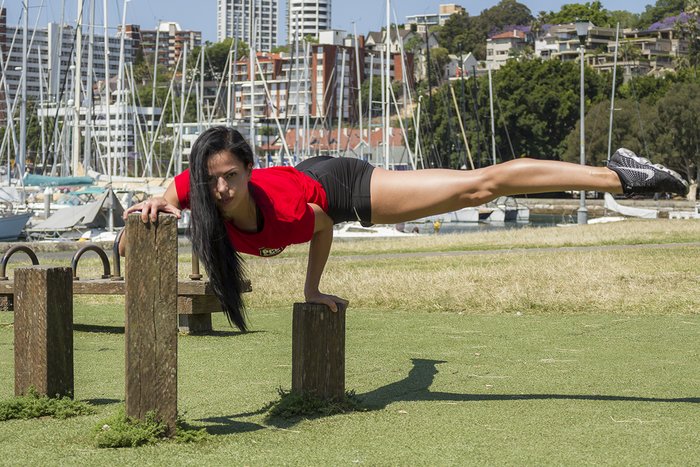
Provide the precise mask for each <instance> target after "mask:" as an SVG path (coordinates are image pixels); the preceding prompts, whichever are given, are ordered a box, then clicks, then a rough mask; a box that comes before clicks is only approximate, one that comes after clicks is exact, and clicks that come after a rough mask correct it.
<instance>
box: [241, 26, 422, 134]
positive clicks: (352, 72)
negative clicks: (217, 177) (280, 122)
mask: <svg viewBox="0 0 700 467" xmlns="http://www.w3.org/2000/svg"><path fill="white" fill-rule="evenodd" d="M364 44H365V41H364V37H362V36H359V37H358V44H357V52H356V47H355V43H354V38H353V37H352V36H347V35H346V34H345V33H344V32H342V31H323V32H321V34H320V43H319V44H309V45H307V48H308V54H302V55H303V56H302V57H299V58H298V59H295V60H292V59H291V57H290V55H289V54H262V53H259V54H258V56H257V61H258V63H259V65H260V68H261V69H262V75H263V77H264V80H263V79H262V78H261V76H260V73H259V72H257V73H256V74H255V80H254V81H253V82H251V73H250V67H249V61H248V58H247V57H246V58H243V59H242V60H239V61H238V62H237V63H236V77H235V82H236V83H237V84H236V90H235V99H234V101H235V102H234V114H235V118H236V119H243V120H247V119H249V118H250V116H251V112H252V114H253V116H254V117H255V118H256V119H257V118H260V119H270V118H274V117H277V118H280V119H285V118H293V117H295V116H296V115H300V116H309V117H311V118H322V119H324V120H329V121H337V119H338V115H339V113H340V116H341V118H342V119H343V120H346V121H347V120H349V121H357V120H358V119H359V110H358V103H359V102H358V100H359V90H360V87H361V85H362V83H363V82H364V81H365V80H366V79H368V78H369V77H370V75H374V78H375V79H379V77H380V74H381V73H382V67H381V60H380V57H379V52H377V51H370V50H368V49H367V48H366V47H365V46H364ZM356 53H357V54H358V55H357V58H356ZM373 54H374V57H372V55H373ZM358 62H359V66H360V69H359V70H358V68H357V64H358ZM370 65H371V66H370ZM256 68H257V66H256ZM358 71H359V81H358ZM412 77H413V54H410V53H409V54H406V55H405V56H403V57H402V56H401V54H391V61H390V79H391V80H392V81H393V80H399V81H403V80H404V79H407V81H408V83H409V85H411V86H412V85H413V78H412ZM253 83H254V84H253ZM264 83H265V84H267V91H266V90H265V86H264ZM251 88H252V89H251ZM341 88H342V96H343V97H342V99H341V98H340V96H341ZM267 93H269V95H270V98H269V99H268V97H267ZM341 105H342V107H341ZM366 105H367V104H366V103H364V106H366ZM297 108H298V110H297ZM339 110H340V112H339Z"/></svg>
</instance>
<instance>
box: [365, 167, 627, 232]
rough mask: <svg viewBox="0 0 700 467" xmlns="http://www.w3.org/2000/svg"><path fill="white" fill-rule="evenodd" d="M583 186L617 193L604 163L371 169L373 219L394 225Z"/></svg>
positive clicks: (616, 180) (619, 189) (617, 185)
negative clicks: (518, 196)
mask: <svg viewBox="0 0 700 467" xmlns="http://www.w3.org/2000/svg"><path fill="white" fill-rule="evenodd" d="M568 190H587V191H589V190H590V191H593V190H595V191H607V192H610V193H622V185H621V183H620V178H619V177H618V175H617V174H616V173H615V172H613V171H612V170H610V169H607V168H605V167H590V166H585V165H579V164H571V163H568V162H557V161H545V160H537V159H516V160H513V161H509V162H505V163H503V164H497V165H492V166H489V167H486V168H483V169H477V170H449V169H426V170H414V171H388V170H383V169H380V168H377V169H375V170H374V172H373V173H372V181H371V189H370V191H371V199H372V222H373V223H375V224H393V223H396V222H405V221H409V220H413V219H418V218H421V217H425V216H430V215H435V214H441V213H444V212H448V211H454V210H457V209H461V208H464V207H468V206H479V205H481V204H484V203H486V202H488V201H491V200H493V199H496V198H498V197H499V196H508V195H516V194H531V193H547V192H550V191H568Z"/></svg>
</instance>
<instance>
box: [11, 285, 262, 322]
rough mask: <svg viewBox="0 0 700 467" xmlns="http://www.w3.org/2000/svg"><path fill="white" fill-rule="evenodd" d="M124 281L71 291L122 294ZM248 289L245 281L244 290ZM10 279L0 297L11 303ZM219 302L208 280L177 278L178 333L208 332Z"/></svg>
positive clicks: (12, 287) (219, 309)
mask: <svg viewBox="0 0 700 467" xmlns="http://www.w3.org/2000/svg"><path fill="white" fill-rule="evenodd" d="M125 290H126V286H125V282H124V280H111V279H94V280H75V281H73V294H76V295H77V294H80V295H124V292H125ZM251 290H252V288H251V286H250V282H247V283H246V284H245V287H244V291H246V292H250V291H251ZM14 292H15V291H14V281H0V300H2V299H4V300H5V301H6V302H10V303H11V302H12V300H13V297H14ZM221 311H222V310H221V304H220V303H219V300H218V299H217V298H216V295H214V292H213V291H212V289H211V286H210V285H209V281H202V280H181V281H178V285H177V313H178V322H179V328H180V332H183V333H186V334H195V333H205V332H210V331H212V325H211V314H212V313H217V312H221Z"/></svg>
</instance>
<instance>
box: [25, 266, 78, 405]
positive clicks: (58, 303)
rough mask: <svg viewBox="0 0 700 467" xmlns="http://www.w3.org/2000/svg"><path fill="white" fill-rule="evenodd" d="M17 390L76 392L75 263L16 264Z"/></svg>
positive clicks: (48, 394) (52, 394)
mask: <svg viewBox="0 0 700 467" xmlns="http://www.w3.org/2000/svg"><path fill="white" fill-rule="evenodd" d="M14 282H15V290H16V294H15V322H14V328H15V344H14V345H15V395H22V394H26V393H27V391H28V390H29V388H31V387H33V388H34V389H36V391H37V392H38V393H40V394H44V395H47V396H49V397H56V396H69V397H73V389H74V387H73V386H74V381H73V292H72V283H73V278H72V270H71V268H60V267H59V268H56V267H52V268H49V267H43V266H32V267H30V268H19V269H16V270H15V280H14Z"/></svg>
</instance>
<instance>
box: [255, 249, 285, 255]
mask: <svg viewBox="0 0 700 467" xmlns="http://www.w3.org/2000/svg"><path fill="white" fill-rule="evenodd" d="M283 251H284V247H282V248H260V256H277V255H279V254H280V253H282V252H283Z"/></svg>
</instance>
